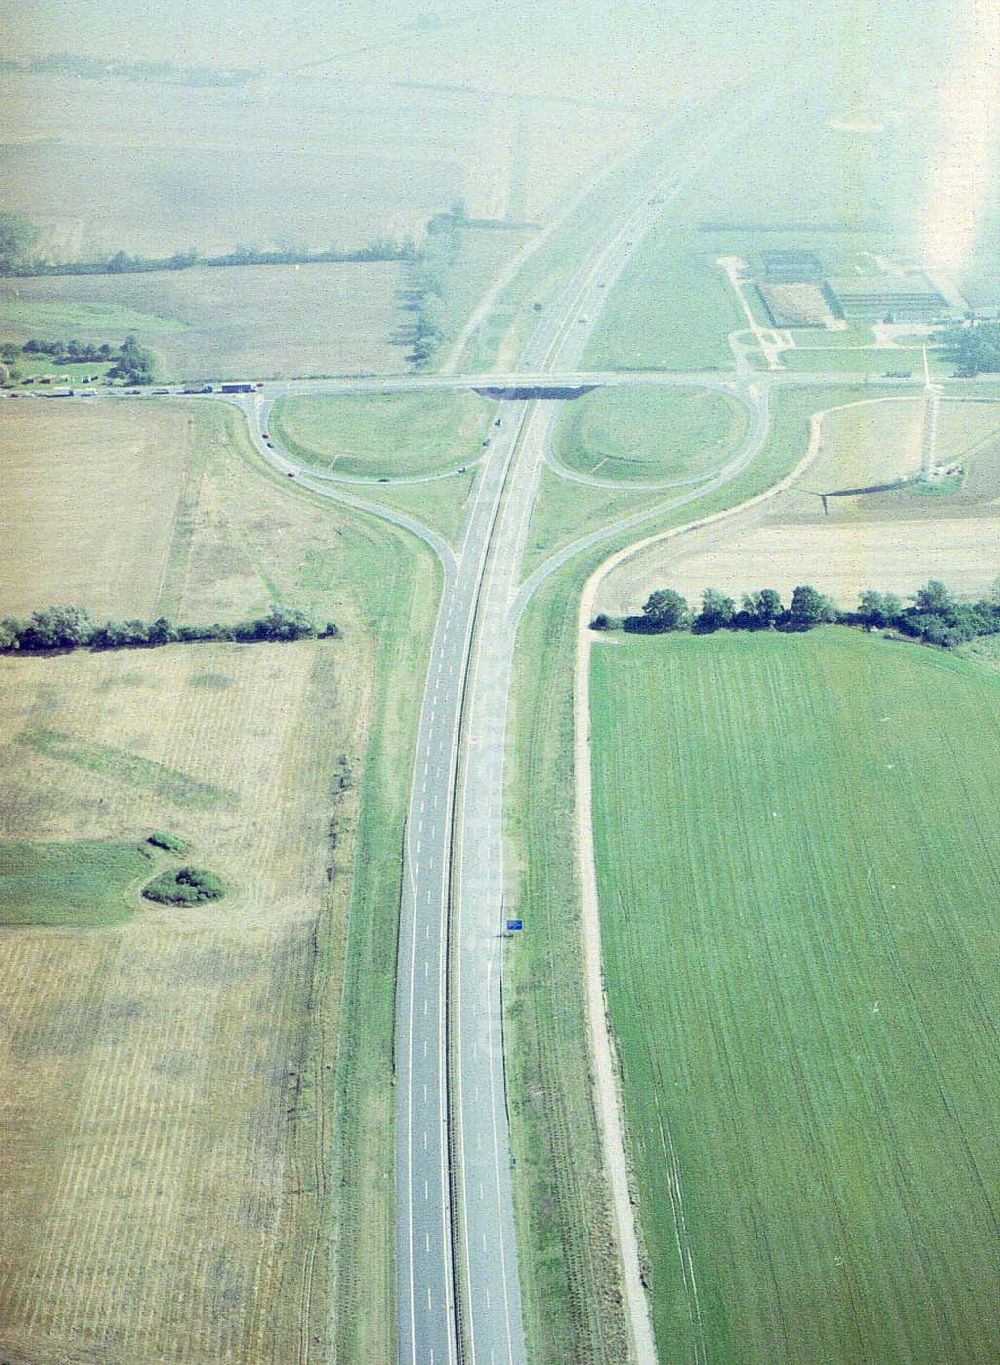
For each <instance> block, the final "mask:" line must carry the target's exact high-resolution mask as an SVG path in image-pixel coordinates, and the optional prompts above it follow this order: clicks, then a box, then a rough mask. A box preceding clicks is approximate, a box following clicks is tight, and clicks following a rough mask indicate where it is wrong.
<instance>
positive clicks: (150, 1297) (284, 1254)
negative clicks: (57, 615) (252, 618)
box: [0, 642, 369, 1365]
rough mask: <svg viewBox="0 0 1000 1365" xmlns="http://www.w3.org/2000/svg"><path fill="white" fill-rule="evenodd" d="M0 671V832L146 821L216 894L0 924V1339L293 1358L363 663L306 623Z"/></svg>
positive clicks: (29, 1347) (56, 839) (325, 1183)
mask: <svg viewBox="0 0 1000 1365" xmlns="http://www.w3.org/2000/svg"><path fill="white" fill-rule="evenodd" d="M2 662H3V669H2V671H3V673H4V688H3V693H2V695H3V703H2V712H0V735H2V750H3V764H4V772H5V781H4V791H3V797H2V805H0V833H2V837H3V838H5V839H17V840H24V839H33V840H38V841H43V842H45V843H48V844H51V845H52V846H54V847H58V845H59V843H60V842H63V841H75V840H118V841H119V842H121V841H126V840H129V839H131V840H135V841H140V840H141V839H143V838H144V837H145V835H146V834H148V833H149V831H150V830H153V829H167V830H169V831H170V832H171V833H173V834H175V835H178V836H180V837H181V838H183V839H185V840H186V841H188V842H189V843H190V845H191V846H192V850H193V851H195V852H196V854H197V860H198V862H199V863H203V864H205V865H207V866H209V867H211V868H212V869H213V870H214V871H216V872H217V873H218V874H219V875H221V877H222V878H223V880H224V882H225V884H226V886H227V888H228V894H227V896H226V898H225V899H224V900H223V901H221V902H219V903H217V904H215V905H210V906H208V907H205V908H196V909H184V910H182V909H174V908H171V909H165V908H164V909H161V908H158V907H152V906H150V905H149V904H148V903H145V902H142V901H140V899H139V896H138V886H137V884H136V883H135V882H133V884H132V886H131V887H129V888H125V889H124V890H123V891H122V892H121V897H122V898H123V899H125V900H126V901H127V902H128V905H127V910H126V913H128V918H127V919H126V921H125V922H124V923H122V924H120V925H118V926H117V927H114V928H104V929H93V930H88V931H81V930H75V929H60V928H23V927H22V928H16V929H11V928H6V929H2V930H0V958H2V960H3V971H2V978H3V981H4V982H5V985H4V988H3V994H4V1011H5V1014H6V1017H7V1019H8V1025H9V1026H8V1030H7V1032H6V1035H5V1040H4V1047H3V1053H2V1060H0V1071H2V1077H3V1082H2V1091H3V1094H4V1097H5V1098H4V1104H3V1108H2V1120H0V1145H2V1153H3V1158H2V1162H0V1166H2V1169H3V1171H4V1173H5V1176H4V1196H3V1205H4V1230H5V1232H4V1245H3V1251H2V1254H0V1303H2V1309H0V1321H2V1323H3V1327H2V1331H0V1340H2V1342H3V1346H4V1348H5V1350H6V1351H7V1352H13V1353H14V1354H15V1355H16V1356H18V1358H21V1359H25V1360H30V1361H32V1362H38V1363H39V1365H42V1362H52V1363H53V1365H55V1363H56V1362H63V1361H65V1360H68V1359H77V1358H79V1359H84V1358H86V1359H100V1360H102V1361H108V1362H121V1363H122V1365H125V1363H126V1362H128V1363H129V1365H131V1362H134V1361H137V1360H153V1359H156V1360H174V1361H191V1360H206V1361H207V1360H219V1361H221V1360H240V1361H248V1362H249V1361H254V1362H256V1361H261V1360H290V1359H297V1358H301V1357H300V1350H301V1339H302V1337H303V1336H308V1335H310V1334H312V1333H315V1332H317V1331H319V1330H321V1324H320V1322H319V1321H318V1310H320V1311H321V1308H322V1303H321V1295H322V1283H321V1282H320V1283H314V1281H313V1274H314V1269H318V1268H319V1267H318V1266H317V1253H318V1252H320V1253H322V1251H323V1250H324V1248H325V1246H326V1238H327V1228H326V1226H325V1224H326V1221H327V1219H328V1218H329V1217H330V1205H329V1200H330V1195H331V1175H330V1169H329V1161H330V1158H331V1155H332V1151H331V1144H330V1136H329V1132H328V1130H327V1129H326V1128H325V1127H324V1121H323V1116H322V1112H321V1111H320V1110H319V1108H318V1107H317V1105H316V1099H317V1096H318V1093H319V1090H320V1088H321V1087H324V1088H326V1087H328V1085H329V1080H330V1076H329V1066H330V1064H331V1063H332V1062H333V1060H334V1056H335V1051H334V1048H335V1043H336V1038H335V1026H334V1020H335V1002H336V998H337V995H336V984H337V983H336V980H335V977H336V970H337V963H338V961H339V956H340V952H341V951H342V943H343V936H344V919H345V909H346V902H347V898H348V896H349V894H350V882H351V879H350V875H349V871H350V859H351V841H352V833H353V827H354V823H355V817H356V797H355V794H354V793H353V792H352V791H351V789H350V786H349V783H345V784H344V789H343V791H342V790H341V779H342V776H346V775H347V774H349V772H350V769H351V766H352V765H354V764H357V762H358V761H359V756H360V753H361V752H362V745H363V742H364V731H365V726H366V721H367V714H368V700H369V699H368V697H367V695H366V688H367V683H366V678H367V677H368V676H369V674H368V670H367V669H366V667H365V663H364V660H363V659H362V660H359V659H358V658H357V656H356V654H354V651H353V649H352V654H351V655H350V656H349V655H348V654H347V653H346V651H345V650H344V649H343V648H342V647H341V646H340V645H337V644H335V645H329V644H323V643H319V642H307V643H303V644H298V645H294V646H282V645H256V646H239V645H211V646H201V647H192V646H187V647H185V646H172V647H169V648H167V649H162V650H157V651H148V652H147V651H142V652H130V653H117V654H104V655H86V654H77V655H72V656H68V657H64V658H59V659H48V660H41V659H17V658H11V659H5V660H3V661H2ZM52 736H57V737H58V739H57V741H56V742H52ZM341 755H344V760H345V762H344V764H342V762H341V757H340V756H341ZM345 764H346V766H345ZM334 832H335V838H334ZM69 851H70V853H72V849H70V850H69ZM164 857H165V855H160V858H159V860H158V861H157V862H150V863H149V864H148V865H147V873H146V878H147V879H148V877H150V876H152V875H153V872H154V871H155V869H156V867H157V866H160V865H162V863H163V860H164ZM330 869H333V870H334V872H333V873H331V871H330ZM337 874H340V875H337ZM134 875H135V874H134V872H133V877H134ZM331 877H332V880H331ZM37 894H39V895H40V896H44V884H40V885H39V887H38V891H37ZM45 908H46V907H45V906H39V907H38V909H39V913H40V914H44V912H45ZM321 920H328V921H329V922H328V923H326V924H322V925H321ZM324 936H327V937H331V938H332V939H333V940H334V942H335V943H339V944H340V945H341V947H339V948H336V949H335V950H333V951H331V949H330V948H326V949H325V950H324V951H323V952H322V953H321V952H320V950H319V944H320V942H321V941H322V939H323V937H324ZM314 1010H316V1011H319V1010H324V1011H325V1023H324V1025H321V1027H320V1028H319V1030H318V1031H316V1023H317V1021H318V1015H317V1018H316V1019H314V1017H313V1013H312V1012H313V1011H314ZM137 1287H138V1288H137ZM314 1294H315V1296H316V1302H315V1303H314V1302H312V1296H313V1295H314Z"/></svg>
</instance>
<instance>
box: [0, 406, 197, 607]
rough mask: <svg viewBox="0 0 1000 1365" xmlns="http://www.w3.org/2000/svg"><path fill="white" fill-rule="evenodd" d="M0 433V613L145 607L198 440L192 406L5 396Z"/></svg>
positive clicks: (154, 592) (156, 587) (151, 603)
mask: <svg viewBox="0 0 1000 1365" xmlns="http://www.w3.org/2000/svg"><path fill="white" fill-rule="evenodd" d="M0 443H2V445H3V451H4V465H5V471H6V495H5V497H4V502H3V510H2V512H0V614H4V615H7V614H12V615H18V614H27V613H30V612H31V611H35V610H38V609H40V608H42V607H46V606H49V605H51V604H52V603H54V602H76V603H79V604H80V605H82V606H86V607H88V608H89V609H90V610H92V611H93V612H94V613H95V614H103V615H109V614H111V613H120V614H122V615H126V616H145V617H151V616H152V615H155V610H154V609H155V607H156V604H157V599H158V595H159V592H160V586H161V580H162V577H163V570H164V565H165V562H166V557H167V551H168V549H169V546H170V540H171V536H172V533H173V527H174V521H175V518H176V515H177V508H178V501H179V499H180V496H181V491H182V488H183V486H184V481H185V477H186V475H187V472H188V468H189V466H190V463H191V460H192V456H193V453H194V448H195V443H196V434H195V418H194V417H193V416H192V414H191V413H190V410H186V409H185V408H183V407H181V406H174V407H163V406H161V405H160V404H154V405H150V406H147V405H145V404H140V403H133V404H125V403H101V404H99V405H98V404H97V403H92V404H81V403H73V404H70V403H59V402H47V403H41V402H37V403H11V402H7V403H5V404H4V405H3V407H2V409H0Z"/></svg>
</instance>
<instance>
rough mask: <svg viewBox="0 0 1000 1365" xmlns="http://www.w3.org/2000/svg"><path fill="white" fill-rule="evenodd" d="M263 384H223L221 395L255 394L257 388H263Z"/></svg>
mask: <svg viewBox="0 0 1000 1365" xmlns="http://www.w3.org/2000/svg"><path fill="white" fill-rule="evenodd" d="M262 387H263V385H261V384H221V385H220V386H219V392H220V393H253V391H254V389H255V388H258V389H259V388H262Z"/></svg>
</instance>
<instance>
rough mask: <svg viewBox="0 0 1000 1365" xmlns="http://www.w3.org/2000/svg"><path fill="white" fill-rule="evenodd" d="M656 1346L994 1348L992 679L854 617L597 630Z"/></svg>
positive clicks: (615, 915)
mask: <svg viewBox="0 0 1000 1365" xmlns="http://www.w3.org/2000/svg"><path fill="white" fill-rule="evenodd" d="M593 680H594V690H593V716H592V719H593V765H594V776H595V807H594V814H595V833H596V852H597V861H598V878H599V889H600V897H601V909H602V923H603V936H604V961H605V970H606V974H607V983H608V993H609V1001H610V1010H611V1018H612V1023H613V1027H614V1031H615V1035H616V1039H617V1045H618V1049H619V1056H620V1059H621V1065H622V1074H623V1079H624V1088H625V1103H626V1115H627V1123H628V1134H629V1144H630V1150H631V1159H632V1161H633V1163H634V1170H635V1175H636V1181H637V1190H638V1198H639V1212H640V1217H641V1225H642V1232H643V1236H644V1241H645V1248H646V1254H647V1257H648V1267H649V1279H650V1286H651V1296H652V1306H653V1311H654V1318H655V1325H656V1331H657V1339H658V1346H659V1350H660V1353H661V1355H662V1358H663V1359H666V1360H675V1359H682V1358H684V1359H686V1358H696V1359H705V1358H707V1359H716V1358H717V1359H720V1360H745V1361H759V1360H769V1361H789V1362H792V1361H796V1362H798V1361H819V1360H831V1361H832V1360H836V1361H844V1362H848V1361H862V1360H926V1361H940V1362H945V1361H952V1360H963V1361H970V1362H972V1361H982V1362H984V1363H985V1362H987V1361H990V1360H994V1359H996V1355H997V1352H998V1350H1000V1324H998V1320H997V1315H996V1298H995V1292H994V1291H995V1284H996V1253H997V1233H998V1225H997V1209H996V1202H995V1192H996V1189H997V1188H998V1184H997V1182H998V1177H1000V1150H998V1147H997V1140H996V1131H995V1125H994V1123H993V1119H992V1112H991V1098H992V1096H993V1095H995V1094H996V1089H997V1085H998V1082H1000V1056H998V1052H997V1043H996V1033H995V1027H994V1024H993V1020H994V1019H995V1017H996V1008H997V1005H998V1004H1000V1000H998V998H997V974H996V971H995V967H991V962H993V960H994V957H995V943H996V930H997V925H996V907H997V905H998V904H1000V886H998V883H997V869H996V865H995V859H994V858H993V857H992V856H991V852H990V850H991V847H992V842H993V839H992V831H993V829H994V828H995V825H996V822H997V819H998V817H1000V806H998V802H997V792H998V790H1000V785H998V780H1000V769H998V765H997V762H996V754H997V753H998V752H1000V748H998V744H997V741H998V740H1000V731H998V729H997V722H996V717H997V715H998V707H997V702H998V700H1000V691H998V689H1000V679H998V678H997V676H996V674H995V673H991V672H989V671H987V670H985V669H982V668H980V667H978V666H976V665H974V664H970V663H967V662H965V661H963V660H957V659H953V658H949V657H945V656H943V655H941V654H939V653H932V652H930V651H928V650H924V649H920V648H918V647H916V646H912V647H911V646H900V645H897V644H893V643H890V642H884V641H875V640H871V639H868V638H866V637H863V636H861V635H858V634H856V633H853V632H846V631H835V630H832V631H822V632H817V633H814V634H812V635H806V636H792V637H789V636H773V635H772V636H768V637H747V636H731V635H724V636H715V637H712V638H710V639H698V638H692V637H690V636H687V637H682V638H673V639H656V640H646V639H643V640H635V639H632V640H626V641H623V642H620V643H617V644H608V645H605V644H600V645H597V646H595V649H594V655H593Z"/></svg>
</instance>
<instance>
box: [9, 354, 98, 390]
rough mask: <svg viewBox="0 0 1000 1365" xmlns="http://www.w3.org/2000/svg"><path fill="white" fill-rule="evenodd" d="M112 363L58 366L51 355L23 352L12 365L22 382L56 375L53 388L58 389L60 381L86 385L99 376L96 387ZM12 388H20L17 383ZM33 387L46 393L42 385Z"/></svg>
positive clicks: (82, 363)
mask: <svg viewBox="0 0 1000 1365" xmlns="http://www.w3.org/2000/svg"><path fill="white" fill-rule="evenodd" d="M112 363H113V362H112V361H110V360H106V361H103V362H101V361H93V360H86V361H83V362H81V363H79V364H75V363H74V364H72V365H57V364H56V363H55V362H54V361H53V359H52V357H51V356H50V355H35V354H33V353H32V354H25V353H24V352H22V353H21V355H19V356H18V358H17V359H16V360H15V361H13V362H12V363H11V368H12V369H15V370H19V371H20V373H21V377H22V380H23V379H28V378H31V377H33V376H35V375H39V374H54V375H55V376H56V381H57V382H56V383H55V385H54V386H53V387H56V388H58V387H59V382H58V381H63V382H64V383H69V384H85V383H87V382H89V380H90V376H91V375H97V376H98V378H97V379H96V380H94V381H93V382H94V384H95V385H96V384H99V383H101V382H103V380H104V376H105V375H106V374H107V372H108V370H110V369H111V367H112ZM64 377H65V378H64ZM11 387H12V388H17V387H19V386H18V385H17V384H16V383H13V384H12V385H11ZM33 387H34V388H35V389H36V391H37V392H38V393H44V392H45V388H44V387H42V386H40V385H37V384H36V385H34V386H33ZM46 387H47V386H46Z"/></svg>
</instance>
